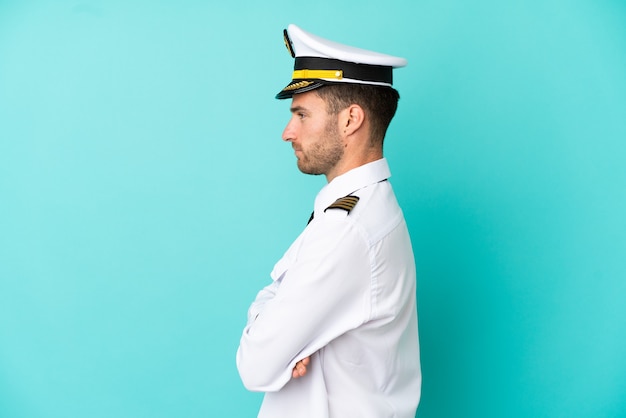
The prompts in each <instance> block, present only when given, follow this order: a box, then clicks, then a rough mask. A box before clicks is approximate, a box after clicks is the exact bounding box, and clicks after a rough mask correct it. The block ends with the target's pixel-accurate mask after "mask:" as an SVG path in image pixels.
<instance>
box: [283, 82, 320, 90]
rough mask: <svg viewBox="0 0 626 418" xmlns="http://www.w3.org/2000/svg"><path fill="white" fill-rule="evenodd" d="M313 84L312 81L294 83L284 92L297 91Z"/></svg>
mask: <svg viewBox="0 0 626 418" xmlns="http://www.w3.org/2000/svg"><path fill="white" fill-rule="evenodd" d="M311 84H313V82H312V81H306V80H303V81H298V82H297V83H293V84H290V85H288V86H287V87H285V88H284V89H283V91H290V90H295V89H301V88H302V87H306V86H310V85H311Z"/></svg>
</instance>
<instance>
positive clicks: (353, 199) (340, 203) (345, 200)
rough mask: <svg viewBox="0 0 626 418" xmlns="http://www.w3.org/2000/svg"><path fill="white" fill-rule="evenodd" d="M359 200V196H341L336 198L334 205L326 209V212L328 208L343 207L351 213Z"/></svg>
mask: <svg viewBox="0 0 626 418" xmlns="http://www.w3.org/2000/svg"><path fill="white" fill-rule="evenodd" d="M358 201H359V197H358V196H351V195H348V196H346V197H340V198H339V199H337V200H335V202H334V203H333V204H332V205H330V206H329V207H327V208H326V209H324V212H326V211H327V210H328V209H342V210H345V211H346V212H348V213H350V211H351V210H352V209H354V207H355V206H356V204H357V203H358Z"/></svg>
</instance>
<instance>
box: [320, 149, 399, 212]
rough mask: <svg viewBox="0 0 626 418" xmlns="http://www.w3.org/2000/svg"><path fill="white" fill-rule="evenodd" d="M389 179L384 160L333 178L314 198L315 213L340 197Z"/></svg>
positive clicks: (387, 168) (389, 173)
mask: <svg viewBox="0 0 626 418" xmlns="http://www.w3.org/2000/svg"><path fill="white" fill-rule="evenodd" d="M389 177H391V171H390V170H389V164H387V159H385V158H381V159H380V160H376V161H373V162H371V163H367V164H364V165H362V166H359V167H357V168H353V169H352V170H350V171H348V172H346V173H344V174H342V175H340V176H337V177H335V178H334V179H333V180H332V181H331V182H330V183H328V184H327V185H326V186H324V187H323V188H322V190H320V192H319V193H318V194H317V197H316V198H315V212H319V211H323V210H324V209H326V208H327V207H328V206H329V205H330V204H331V203H333V202H334V201H335V200H337V199H339V198H340V197H344V196H347V195H349V194H350V193H354V192H356V191H357V190H359V189H362V188H364V187H366V186H369V185H371V184H375V183H378V182H380V181H383V180H386V179H388V178H389Z"/></svg>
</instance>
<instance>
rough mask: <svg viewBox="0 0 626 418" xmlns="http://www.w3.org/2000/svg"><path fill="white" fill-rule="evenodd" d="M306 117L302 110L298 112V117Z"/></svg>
mask: <svg viewBox="0 0 626 418" xmlns="http://www.w3.org/2000/svg"><path fill="white" fill-rule="evenodd" d="M305 117H306V115H305V114H304V113H302V112H298V119H300V120H302V119H304V118H305Z"/></svg>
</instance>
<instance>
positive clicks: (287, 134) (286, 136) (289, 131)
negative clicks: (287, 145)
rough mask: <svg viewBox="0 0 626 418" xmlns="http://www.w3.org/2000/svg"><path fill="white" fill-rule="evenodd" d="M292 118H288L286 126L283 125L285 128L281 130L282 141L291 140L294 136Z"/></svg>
mask: <svg viewBox="0 0 626 418" xmlns="http://www.w3.org/2000/svg"><path fill="white" fill-rule="evenodd" d="M292 122H293V118H292V119H290V120H289V122H288V123H287V126H285V130H283V136H282V138H283V141H287V142H290V141H293V140H294V138H295V131H294V128H293V123H292Z"/></svg>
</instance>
